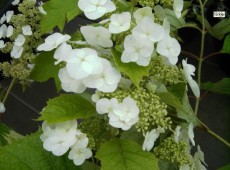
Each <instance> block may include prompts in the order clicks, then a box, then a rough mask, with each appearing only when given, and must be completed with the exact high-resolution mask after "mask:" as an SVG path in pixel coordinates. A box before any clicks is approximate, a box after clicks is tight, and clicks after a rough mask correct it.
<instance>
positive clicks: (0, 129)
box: [0, 123, 10, 146]
mask: <svg viewBox="0 0 230 170" xmlns="http://www.w3.org/2000/svg"><path fill="white" fill-rule="evenodd" d="M9 132H10V129H9V127H8V126H6V125H5V124H4V123H0V146H4V145H6V144H7V140H6V139H5V136H6V135H7V134H8V133H9Z"/></svg>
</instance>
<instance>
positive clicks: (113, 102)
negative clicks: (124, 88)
mask: <svg viewBox="0 0 230 170" xmlns="http://www.w3.org/2000/svg"><path fill="white" fill-rule="evenodd" d="M96 110H97V112H98V113H99V114H105V113H108V117H109V124H110V125H111V126H113V127H115V128H121V129H122V130H128V129H130V128H131V127H132V125H134V124H135V123H137V122H138V120H139V117H138V116H139V112H140V110H139V108H138V106H137V104H136V101H135V100H134V99H132V98H131V97H126V98H124V99H123V101H122V102H121V103H119V102H118V100H117V99H116V98H112V99H110V100H109V99H107V98H102V99H99V100H97V102H96Z"/></svg>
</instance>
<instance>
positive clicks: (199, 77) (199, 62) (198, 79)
mask: <svg viewBox="0 0 230 170" xmlns="http://www.w3.org/2000/svg"><path fill="white" fill-rule="evenodd" d="M199 3H200V8H201V19H202V31H201V46H200V55H199V60H198V69H197V71H198V73H197V83H198V86H199V87H200V85H201V69H202V62H203V55H204V43H205V34H206V31H205V23H204V19H205V18H204V4H202V1H201V0H199ZM205 3H206V2H205ZM199 103H200V99H199V98H196V104H195V115H197V113H198V109H199Z"/></svg>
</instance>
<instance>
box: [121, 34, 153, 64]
mask: <svg viewBox="0 0 230 170" xmlns="http://www.w3.org/2000/svg"><path fill="white" fill-rule="evenodd" d="M124 48H125V50H124V51H123V53H122V55H121V61H122V62H123V63H129V62H136V63H137V64H138V65H140V66H147V65H148V64H149V62H150V60H151V55H152V53H153V50H154V46H153V43H152V42H151V41H149V40H148V39H145V40H144V41H143V40H142V39H140V38H135V37H134V36H133V35H128V36H126V37H125V40H124Z"/></svg>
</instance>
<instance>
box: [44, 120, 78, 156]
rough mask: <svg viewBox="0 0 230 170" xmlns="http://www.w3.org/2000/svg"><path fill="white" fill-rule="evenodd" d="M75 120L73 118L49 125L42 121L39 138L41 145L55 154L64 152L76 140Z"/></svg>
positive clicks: (59, 154) (58, 154)
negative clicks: (41, 132)
mask: <svg viewBox="0 0 230 170" xmlns="http://www.w3.org/2000/svg"><path fill="white" fill-rule="evenodd" d="M76 128H77V122H76V121H75V120H72V121H67V122H63V123H57V124H52V125H49V124H47V123H46V122H43V125H42V130H43V134H42V135H41V136H40V139H41V140H42V141H43V147H44V149H46V150H47V151H51V152H52V153H53V154H54V155H56V156H61V155H63V154H65V153H66V152H67V151H68V150H69V148H70V147H71V146H73V145H74V144H75V143H76V142H77V137H76V135H77V130H76Z"/></svg>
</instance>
